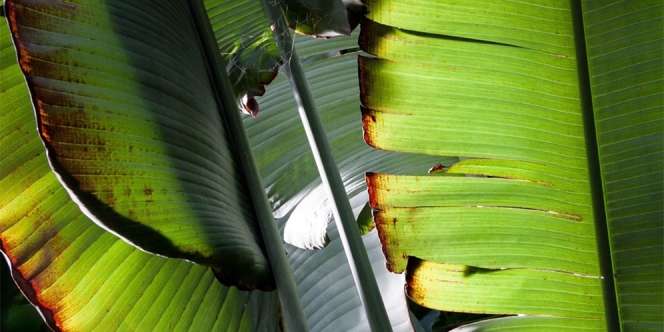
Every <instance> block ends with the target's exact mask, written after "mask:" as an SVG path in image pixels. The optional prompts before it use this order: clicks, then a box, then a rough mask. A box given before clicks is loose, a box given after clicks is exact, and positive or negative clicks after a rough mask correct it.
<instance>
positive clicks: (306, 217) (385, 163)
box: [245, 35, 456, 249]
mask: <svg viewBox="0 0 664 332" xmlns="http://www.w3.org/2000/svg"><path fill="white" fill-rule="evenodd" d="M295 47H296V49H297V52H298V54H299V55H300V57H301V58H302V59H303V63H304V69H305V71H306V73H307V79H308V81H309V83H310V86H311V90H312V93H313V95H314V98H315V99H316V101H317V106H318V108H319V109H320V115H321V118H322V119H323V122H324V126H325V129H326V132H327V134H328V139H329V140H330V145H331V146H332V152H333V155H334V157H335V160H336V161H337V164H338V166H339V171H340V173H341V175H342V179H343V181H344V184H345V187H346V191H347V194H348V196H349V197H351V203H353V204H354V205H356V206H357V207H360V208H361V207H362V204H364V203H366V202H367V201H368V196H367V194H366V184H365V182H364V173H365V172H366V171H367V170H372V169H373V170H375V169H380V170H383V171H385V172H395V173H404V174H426V171H427V169H429V168H430V167H431V166H432V165H434V164H436V163H440V162H443V163H451V162H453V161H455V160H456V159H454V158H438V157H432V156H424V155H415V154H403V153H394V152H385V151H376V150H372V149H371V148H369V147H367V146H366V144H364V142H363V141H362V128H361V126H359V125H358V123H357V120H358V119H360V114H359V112H358V111H357V104H358V102H359V87H358V83H357V73H356V62H357V54H356V53H353V52H352V50H353V49H354V48H356V47H357V35H353V36H351V37H341V38H334V39H329V40H320V39H312V38H307V37H298V38H296V40H295ZM289 94H290V86H289V84H288V82H287V81H286V79H285V78H282V79H280V80H277V81H275V82H274V83H273V84H271V85H270V89H269V91H268V92H267V94H266V96H265V97H263V98H258V101H259V102H260V104H261V105H262V107H263V109H264V110H265V112H266V113H264V114H263V115H261V116H260V117H258V118H257V119H250V118H247V119H246V121H245V124H246V126H247V131H248V133H249V137H250V141H251V143H252V146H253V147H254V149H253V150H254V152H255V154H256V162H257V164H258V165H259V169H260V171H261V175H262V176H263V179H264V183H265V186H266V188H267V193H268V197H269V198H270V200H271V203H272V206H273V208H274V210H275V216H276V217H277V218H283V219H285V220H286V225H285V229H284V239H285V240H286V242H288V243H290V244H292V245H294V246H296V247H298V248H303V249H314V248H322V247H324V246H325V244H326V239H325V235H326V230H327V228H328V225H329V224H330V222H331V221H332V205H331V202H329V201H328V195H327V193H326V191H325V188H324V187H323V186H322V184H321V181H320V178H319V175H318V171H317V170H316V167H315V164H314V160H313V157H312V155H311V152H310V150H309V146H308V145H307V144H306V137H305V134H304V129H303V128H302V126H301V125H300V119H299V117H297V115H296V114H293V110H295V109H296V108H297V106H296V104H295V102H294V101H293V99H292V98H290V95H289Z"/></svg>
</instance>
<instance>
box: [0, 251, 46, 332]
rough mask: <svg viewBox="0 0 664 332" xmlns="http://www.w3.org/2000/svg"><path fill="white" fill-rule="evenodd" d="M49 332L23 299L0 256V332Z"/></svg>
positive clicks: (35, 311) (32, 308) (33, 309)
mask: <svg viewBox="0 0 664 332" xmlns="http://www.w3.org/2000/svg"><path fill="white" fill-rule="evenodd" d="M41 331H50V329H49V328H48V327H46V324H44V321H43V320H42V318H41V316H40V315H39V313H37V310H35V308H34V307H33V306H32V305H31V304H30V303H29V302H28V300H26V299H25V297H23V294H21V292H20V291H19V290H18V288H17V287H16V284H14V280H12V277H11V275H10V273H9V267H8V266H7V262H6V261H5V259H4V257H2V254H0V332H41Z"/></svg>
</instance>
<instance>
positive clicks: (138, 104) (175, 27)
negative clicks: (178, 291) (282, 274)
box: [6, 1, 274, 289]
mask: <svg viewBox="0 0 664 332" xmlns="http://www.w3.org/2000/svg"><path fill="white" fill-rule="evenodd" d="M6 6H7V13H8V18H9V22H10V27H11V29H12V32H13V35H14V38H15V42H16V46H17V52H18V54H19V59H20V65H21V69H22V70H23V72H24V73H25V74H26V76H27V79H28V83H29V87H30V91H31V95H32V98H33V104H34V105H35V109H36V113H37V120H38V129H39V133H40V135H41V137H42V140H43V141H44V144H45V146H46V148H47V150H48V157H49V161H50V163H51V166H52V168H53V169H54V171H55V172H56V173H57V174H58V177H59V179H60V180H61V182H62V183H63V184H64V185H65V186H66V187H67V190H68V192H69V194H70V195H71V196H72V199H74V200H75V201H77V202H78V203H79V205H81V206H82V208H83V209H84V212H85V213H86V214H87V215H88V216H89V217H90V218H92V219H93V220H94V221H95V222H97V223H99V224H100V225H102V226H103V227H105V228H107V229H109V230H110V231H112V232H114V233H115V234H117V235H118V236H120V237H122V238H124V239H126V240H128V241H129V242H131V243H133V244H135V245H137V246H139V247H141V248H143V249H145V250H147V251H150V252H153V253H158V254H161V255H165V256H169V257H177V258H186V259H189V260H192V261H195V262H198V263H202V264H206V265H210V266H214V267H215V269H216V271H218V275H219V277H220V278H221V279H223V280H224V281H225V282H227V283H229V284H234V285H241V286H243V287H247V288H254V287H259V288H265V289H269V288H272V287H274V286H273V281H272V276H271V272H270V270H269V265H268V263H267V259H266V257H265V256H264V253H263V252H262V249H261V246H262V240H261V237H260V234H259V232H258V230H257V226H256V225H255V216H254V212H253V210H252V209H253V208H252V204H251V201H250V199H249V196H248V193H247V192H246V185H245V180H244V174H243V171H242V170H241V169H239V166H238V164H237V163H236V161H235V160H234V157H233V155H234V153H236V152H233V145H232V140H233V138H232V137H229V134H228V132H227V131H226V129H225V128H224V120H223V119H222V118H221V115H220V112H219V108H220V106H219V105H218V104H217V101H216V100H215V94H214V92H213V88H212V86H211V84H210V82H209V80H206V79H205V78H207V77H208V72H207V71H208V69H207V67H206V64H207V62H206V59H205V57H204V55H203V50H202V46H201V43H200V38H199V34H198V32H197V31H196V30H195V29H194V25H193V21H192V17H191V14H189V13H190V12H191V10H190V9H189V5H188V3H187V2H185V1H172V2H168V3H165V2H163V1H159V2H154V3H152V2H149V1H141V2H133V3H127V2H124V1H102V2H99V1H82V2H80V3H74V2H71V3H58V2H50V1H31V2H23V1H10V2H7V4H6ZM157 6H158V7H159V8H161V9H160V10H156V11H155V10H154V8H156V7H157Z"/></svg>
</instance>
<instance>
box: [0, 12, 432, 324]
mask: <svg viewBox="0 0 664 332" xmlns="http://www.w3.org/2000/svg"><path fill="white" fill-rule="evenodd" d="M0 28H1V29H2V31H0V36H2V39H1V41H2V44H0V45H1V46H2V47H0V50H1V52H0V54H1V55H2V58H0V64H2V65H1V66H0V67H1V68H2V71H0V72H1V73H2V75H1V76H0V77H2V81H1V82H2V85H1V86H0V96H1V98H0V99H1V100H2V101H3V102H2V103H0V114H2V115H3V117H2V121H0V123H1V124H2V125H3V126H2V127H1V128H0V133H2V135H0V137H3V138H4V139H3V140H1V141H0V148H1V149H2V153H1V154H2V155H3V156H12V157H14V156H16V158H17V160H12V159H11V158H7V159H3V160H2V163H0V169H2V170H3V171H2V173H0V174H2V177H0V183H1V184H2V188H8V189H7V190H6V191H5V192H3V195H2V196H0V197H4V199H3V200H2V201H0V239H1V240H2V241H3V248H2V249H3V252H4V253H6V254H7V256H9V257H12V258H11V259H10V263H11V265H12V266H13V269H14V273H13V276H14V278H15V279H16V281H17V283H18V284H19V285H21V286H22V289H23V291H24V293H25V294H26V295H27V296H28V298H29V299H30V300H31V302H32V303H33V304H34V305H35V306H37V308H38V309H39V310H40V312H41V313H42V314H43V315H44V316H45V317H46V318H47V322H48V324H49V325H50V326H51V327H52V328H54V329H56V330H65V331H67V330H73V331H88V330H101V331H104V330H150V329H169V330H177V331H180V330H192V331H194V330H215V331H216V330H247V331H250V330H257V331H269V330H273V329H276V328H277V327H278V325H277V323H278V318H277V315H278V312H277V311H278V307H277V301H276V296H274V294H272V293H263V292H251V293H247V292H243V291H239V290H237V289H235V288H226V287H224V286H222V285H219V284H218V282H216V281H215V280H214V276H213V274H212V272H210V270H209V269H207V268H205V267H203V266H198V265H193V264H190V263H188V262H183V261H177V260H170V259H165V258H161V257H156V256H152V255H149V254H146V253H144V252H142V251H140V250H138V249H135V248H133V247H132V246H129V245H127V244H125V243H124V242H123V241H121V240H119V239H118V238H116V237H114V236H112V235H110V234H108V233H106V232H105V231H104V230H102V229H101V228H99V227H98V226H96V225H94V224H93V223H92V222H91V221H90V220H88V219H87V218H86V217H85V216H84V215H83V214H81V213H80V212H79V210H78V207H77V206H76V205H75V204H73V203H72V202H71V201H70V200H69V197H68V195H67V194H66V192H65V191H64V190H63V189H62V188H61V186H60V185H59V183H58V182H57V179H56V178H55V176H54V175H53V174H52V173H51V172H50V170H49V167H48V164H47V162H46V157H45V155H44V152H43V146H42V145H41V143H40V142H39V139H38V136H37V134H36V132H35V129H34V128H35V127H36V124H35V123H34V118H33V115H32V110H31V105H30V98H29V95H28V91H27V90H26V88H25V87H24V84H23V78H22V75H21V72H20V69H19V68H18V65H17V63H16V56H15V53H14V50H13V47H12V45H11V41H10V37H9V32H8V30H7V29H6V27H5V26H4V25H3V26H2V27H0ZM355 40H356V38H355V36H354V37H348V38H340V39H335V40H330V41H321V40H313V39H310V38H298V39H297V42H296V46H297V47H298V51H299V53H300V54H301V55H302V56H303V59H305V62H306V63H307V67H308V69H309V70H310V71H311V73H312V75H311V77H310V78H311V79H312V83H313V86H314V88H315V90H314V92H315V93H316V94H317V95H319V96H321V97H323V96H325V95H327V94H329V93H330V92H335V93H336V94H335V95H334V96H333V98H327V99H325V101H326V102H324V103H322V104H321V112H322V113H323V114H325V115H326V116H325V121H326V126H327V127H329V128H337V129H338V130H337V131H334V137H335V138H334V139H333V140H332V142H333V146H334V147H335V156H337V157H339V160H342V161H343V162H342V166H343V167H342V171H343V172H344V174H345V179H346V183H347V187H348V192H349V193H351V194H353V195H356V196H357V195H360V194H359V193H361V192H363V191H364V188H365V184H364V180H363V174H364V171H365V170H366V169H365V168H362V167H358V166H357V165H354V164H353V161H356V159H357V158H358V157H359V156H362V155H364V154H367V155H368V156H369V157H368V158H367V160H368V161H369V162H370V164H368V165H376V164H387V165H389V166H388V168H386V171H394V172H399V171H400V170H401V167H404V168H405V169H407V170H413V171H416V172H419V173H423V172H425V171H426V169H427V168H428V167H430V165H431V164H432V163H435V162H437V161H440V160H441V159H440V158H437V157H426V156H425V157H418V158H416V157H415V156H407V158H409V159H407V160H408V163H407V164H405V165H400V163H399V160H400V158H401V157H400V156H399V154H396V153H386V152H381V151H372V150H371V149H369V148H367V147H366V146H365V145H364V144H363V143H362V142H361V128H360V127H359V126H358V125H357V119H358V118H359V114H358V113H357V109H356V105H357V101H358V99H359V97H358V84H357V77H356V75H355V73H354V71H355V61H356V60H355V56H354V55H353V54H348V55H346V56H338V55H340V54H342V53H346V49H348V48H352V47H354V45H355ZM328 67H329V69H325V70H324V72H326V73H328V74H327V75H321V76H318V75H317V74H316V73H320V71H321V70H323V68H328ZM335 71H339V73H343V76H342V79H343V80H339V81H338V82H337V84H335V85H333V86H328V85H327V84H325V82H326V80H327V79H329V75H330V74H331V73H334V72H335ZM5 78H7V79H5ZM273 88H274V91H272V90H270V92H269V93H268V95H267V96H266V97H265V98H263V99H262V100H261V102H262V103H263V102H264V103H266V105H267V106H269V107H267V108H266V111H265V113H264V114H263V115H262V116H261V117H259V118H258V119H250V118H247V119H246V121H245V124H246V125H247V126H248V130H249V132H250V133H251V134H252V143H253V144H252V145H253V147H254V150H255V151H256V152H257V155H258V156H259V161H260V162H259V166H260V169H261V172H262V173H263V174H264V175H265V177H266V179H269V180H270V181H266V184H267V186H268V188H269V189H268V192H269V193H270V197H271V199H272V200H273V201H274V202H281V203H280V204H279V205H278V206H279V211H280V213H281V214H285V215H289V214H290V213H291V212H292V211H293V210H297V209H298V208H297V205H296V204H291V203H292V202H299V201H300V200H301V199H302V197H307V196H308V195H309V194H310V192H311V191H312V189H311V188H314V187H316V186H318V185H319V182H320V180H319V179H318V176H317V173H316V170H315V165H314V163H313V160H312V159H311V157H310V153H309V151H308V148H307V145H306V142H305V140H304V133H303V131H302V129H301V128H300V125H299V123H298V121H299V120H298V118H297V112H295V106H294V102H293V101H292V100H291V98H290V94H289V93H290V92H289V87H288V82H287V81H286V80H285V79H284V78H283V77H282V78H281V79H279V80H277V82H275V83H274V85H273ZM337 88H338V89H337ZM343 91H347V92H346V93H343ZM340 99H343V100H344V101H343V102H342V103H339V102H338V101H339V100H340ZM340 106H343V107H340ZM282 124H283V125H284V127H279V128H278V126H280V125H282ZM269 128H278V129H277V133H275V132H271V133H266V129H269ZM279 129H281V130H279ZM17 130H18V131H17ZM331 132H332V131H331ZM266 134H267V136H261V135H266ZM274 136H276V138H274ZM266 137H268V138H267V139H266ZM269 137H273V138H274V139H270V138H269ZM288 137H290V138H291V139H287V138H288ZM277 142H283V143H279V144H276V143H277ZM284 151H297V154H293V155H290V157H292V158H286V159H274V156H279V155H281V154H283V153H284ZM289 163H290V164H289ZM17 165H19V167H18V168H15V167H17ZM285 165H292V167H293V168H295V169H296V170H299V171H300V172H301V173H293V172H292V170H289V168H288V167H285ZM365 167H369V166H365ZM26 174H27V175H26ZM30 174H31V175H30ZM298 174H299V176H298ZM289 176H290V178H289ZM280 179H281V180H280ZM284 179H286V181H284ZM26 188H31V189H30V190H29V191H25V190H26ZM46 198H48V203H47V206H45V205H44V203H40V202H41V201H43V200H46ZM318 198H320V197H318ZM310 200H311V199H310ZM366 201H367V197H366V196H365V197H364V198H363V200H356V204H355V207H356V208H357V209H359V208H360V207H361V206H362V204H364V202H366ZM35 206H36V208H35V209H32V208H33V207H35ZM289 206H290V208H289ZM17 207H20V209H18V208H17ZM324 207H325V208H326V209H329V206H326V205H324ZM26 211H32V212H26ZM312 217H314V216H312ZM319 219H321V218H319ZM45 221H48V222H47V223H45ZM314 222H316V221H314ZM328 222H329V220H328V219H321V220H319V221H318V223H321V224H323V225H327V223H328ZM34 229H38V231H37V232H34V231H33V230H34ZM365 243H367V246H368V249H369V250H370V254H371V257H372V262H373V267H374V271H375V273H376V275H377V276H378V278H379V280H381V281H382V282H381V291H382V293H383V294H384V297H385V302H386V303H387V304H388V312H389V313H390V318H391V320H392V323H393V326H394V328H395V330H397V331H410V321H409V320H408V315H407V313H408V311H407V307H406V303H405V299H404V297H403V292H402V291H401V290H402V283H403V276H395V275H391V274H390V273H388V272H387V270H385V268H384V259H383V258H382V254H381V251H380V250H381V249H380V247H379V246H378V238H377V236H376V234H375V233H374V234H372V235H370V236H369V237H367V238H366V239H365ZM288 250H289V257H291V262H292V264H293V266H294V273H295V276H296V278H297V279H298V281H299V284H298V287H299V290H300V292H301V294H303V296H304V297H303V299H304V300H305V311H306V313H307V316H308V319H309V323H310V326H312V330H313V331H336V330H338V328H339V327H340V326H344V329H345V330H349V331H350V330H356V331H361V330H363V329H366V328H368V323H367V321H366V318H365V316H364V312H363V310H362V305H361V303H360V300H359V297H358V296H357V292H356V290H355V289H354V287H355V286H354V283H353V280H352V277H351V274H350V270H349V268H348V266H347V262H346V260H345V256H344V253H343V250H342V248H341V245H340V241H339V240H338V239H337V236H336V234H335V232H334V231H333V230H332V234H331V242H330V246H329V247H327V248H325V249H323V250H320V251H315V252H314V251H306V250H300V249H297V248H293V247H291V248H288ZM97 261H99V262H98V263H97ZM73 271H75V272H73ZM320 276H334V278H331V277H328V278H327V279H325V280H321V278H320ZM127 284H129V285H130V287H127ZM323 291H327V292H333V294H334V296H332V297H330V299H331V300H330V301H321V300H322V298H320V297H318V296H317V294H320V293H321V292H323ZM192 294H193V295H192ZM104 317H106V318H104Z"/></svg>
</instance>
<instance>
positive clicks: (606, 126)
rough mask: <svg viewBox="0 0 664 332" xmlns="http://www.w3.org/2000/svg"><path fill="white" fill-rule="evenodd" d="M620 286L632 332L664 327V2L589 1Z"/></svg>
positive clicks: (588, 29) (591, 66) (625, 323)
mask: <svg viewBox="0 0 664 332" xmlns="http://www.w3.org/2000/svg"><path fill="white" fill-rule="evenodd" d="M582 7H583V20H584V31H585V36H586V48H587V54H588V71H589V74H590V75H589V76H590V90H591V92H592V104H593V111H594V117H595V129H596V133H597V145H598V147H597V149H598V155H599V161H600V168H601V173H602V184H603V189H604V201H605V206H606V218H607V223H608V230H609V241H610V244H611V254H612V259H613V269H614V280H615V286H616V292H617V302H618V308H619V311H620V319H621V324H622V328H623V330H625V331H661V330H662V329H664V47H663V46H662V45H663V43H664V4H663V3H662V2H661V1H647V0H646V1H616V2H608V1H583V2H582Z"/></svg>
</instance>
